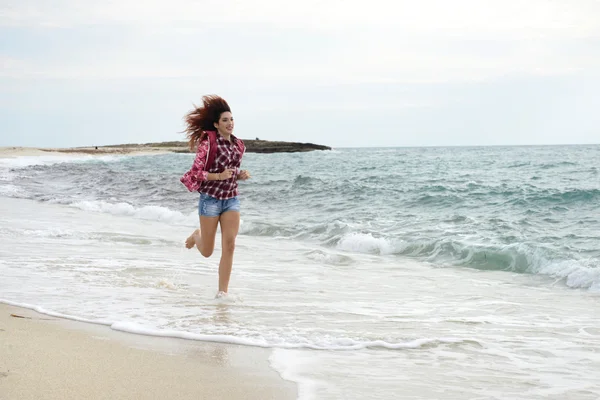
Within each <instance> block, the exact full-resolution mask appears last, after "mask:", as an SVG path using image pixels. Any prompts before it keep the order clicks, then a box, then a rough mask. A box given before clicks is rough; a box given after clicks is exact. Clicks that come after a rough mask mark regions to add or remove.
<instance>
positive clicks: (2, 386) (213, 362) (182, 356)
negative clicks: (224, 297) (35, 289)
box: [0, 304, 297, 400]
mask: <svg viewBox="0 0 600 400" xmlns="http://www.w3.org/2000/svg"><path fill="white" fill-rule="evenodd" d="M11 314H14V315H18V316H23V317H25V318H17V317H13V316H11ZM268 355H269V350H268V349H261V348H251V347H244V346H235V345H226V344H220V343H203V342H194V341H186V340H178V339H169V338H155V337H147V336H141V335H132V334H127V333H122V332H116V331H113V330H111V329H110V328H108V327H103V326H99V325H93V324H85V323H79V322H74V321H69V320H64V319H59V318H53V317H48V316H46V315H42V314H38V313H36V312H34V311H30V310H27V309H22V308H17V307H12V306H7V305H5V304H0V399H1V400H29V399H31V400H33V399H36V400H45V399H52V400H53V399H57V400H58V399H61V400H67V399H77V400H80V399H88V400H93V399H127V400H134V399H157V400H158V399H160V400H163V399H174V400H184V399H194V400H197V399H211V400H212V399H261V400H265V399H295V398H296V393H297V391H296V386H295V385H294V384H293V383H291V382H287V381H284V380H282V379H281V378H280V377H279V375H278V374H277V372H275V371H274V370H272V369H271V368H270V367H269V365H268Z"/></svg>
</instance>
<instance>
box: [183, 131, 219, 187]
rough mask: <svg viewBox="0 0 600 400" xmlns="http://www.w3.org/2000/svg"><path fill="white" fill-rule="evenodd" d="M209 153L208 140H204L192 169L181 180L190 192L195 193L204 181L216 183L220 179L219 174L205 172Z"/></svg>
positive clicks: (199, 146)
mask: <svg viewBox="0 0 600 400" xmlns="http://www.w3.org/2000/svg"><path fill="white" fill-rule="evenodd" d="M207 153H208V139H204V140H202V141H201V142H200V144H199V145H198V150H196V158H195V159H194V163H193V164H192V168H191V169H190V170H189V171H188V172H186V173H185V174H184V175H183V176H182V177H181V179H180V181H181V183H183V184H184V185H185V187H187V188H188V190H189V191H190V192H195V191H197V190H198V189H200V185H201V183H202V182H203V181H207V180H209V181H214V180H218V179H219V174H213V173H208V171H205V168H204V167H205V165H204V164H206V155H207Z"/></svg>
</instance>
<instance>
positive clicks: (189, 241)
mask: <svg viewBox="0 0 600 400" xmlns="http://www.w3.org/2000/svg"><path fill="white" fill-rule="evenodd" d="M196 236H198V237H199V236H200V229H196V230H195V231H194V233H192V234H191V235H190V237H188V238H187V239H186V240H185V247H186V248H187V249H191V248H192V247H194V246H195V245H196Z"/></svg>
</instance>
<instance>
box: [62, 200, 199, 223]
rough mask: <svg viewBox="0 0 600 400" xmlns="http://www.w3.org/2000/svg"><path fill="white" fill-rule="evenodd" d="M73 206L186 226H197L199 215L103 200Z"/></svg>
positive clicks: (158, 207)
mask: <svg viewBox="0 0 600 400" xmlns="http://www.w3.org/2000/svg"><path fill="white" fill-rule="evenodd" d="M71 206H72V207H75V208H78V209H80V210H84V211H92V212H100V213H106V214H112V215H120V216H128V217H133V218H136V219H144V220H151V221H158V222H165V223H172V224H178V225H184V226H196V225H197V224H198V215H197V214H196V213H193V212H192V213H190V214H188V215H184V214H182V213H181V212H179V211H173V210H171V209H169V208H167V207H160V206H145V207H134V206H132V205H131V204H128V203H124V202H120V203H109V202H106V201H103V200H96V201H78V202H75V203H72V204H71Z"/></svg>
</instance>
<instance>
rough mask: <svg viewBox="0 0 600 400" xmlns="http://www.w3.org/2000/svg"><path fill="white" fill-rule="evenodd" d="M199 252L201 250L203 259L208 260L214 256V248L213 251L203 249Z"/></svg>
mask: <svg viewBox="0 0 600 400" xmlns="http://www.w3.org/2000/svg"><path fill="white" fill-rule="evenodd" d="M199 250H200V254H202V256H203V257H205V258H208V257H210V256H212V253H213V251H214V248H213V249H204V248H202V249H199Z"/></svg>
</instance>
